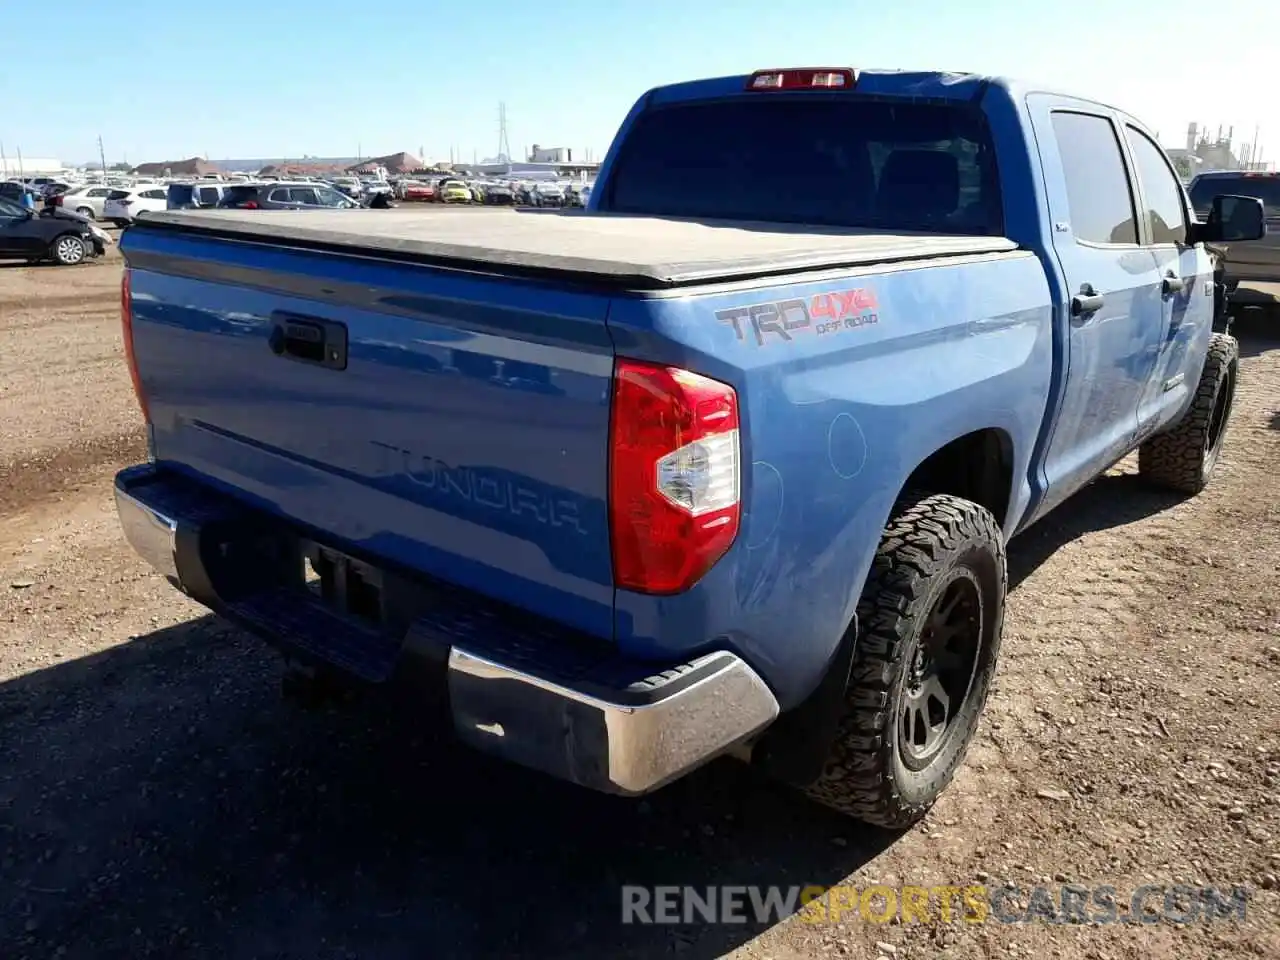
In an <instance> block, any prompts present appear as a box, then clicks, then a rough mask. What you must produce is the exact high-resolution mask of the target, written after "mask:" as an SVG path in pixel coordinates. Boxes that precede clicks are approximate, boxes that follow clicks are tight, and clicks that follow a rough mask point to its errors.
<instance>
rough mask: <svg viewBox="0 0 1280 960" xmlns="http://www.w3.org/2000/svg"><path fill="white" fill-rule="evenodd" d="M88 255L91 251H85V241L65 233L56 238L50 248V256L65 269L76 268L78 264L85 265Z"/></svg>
mask: <svg viewBox="0 0 1280 960" xmlns="http://www.w3.org/2000/svg"><path fill="white" fill-rule="evenodd" d="M88 255H89V251H88V250H86V249H85V245H84V241H83V240H81V239H80V238H79V237H77V236H75V235H74V234H70V233H64V234H63V235H62V236H60V237H58V238H56V239H55V240H54V241H53V243H52V244H51V245H50V247H49V256H50V257H52V258H53V260H54V261H55V262H57V263H60V264H62V265H63V266H64V267H74V266H75V265H76V264H77V263H83V262H84V258H85V257H87V256H88Z"/></svg>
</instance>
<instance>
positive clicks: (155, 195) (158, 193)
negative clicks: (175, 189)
mask: <svg viewBox="0 0 1280 960" xmlns="http://www.w3.org/2000/svg"><path fill="white" fill-rule="evenodd" d="M142 196H144V197H146V198H147V199H148V200H163V199H164V191H163V190H147V191H144V192H143V194H142Z"/></svg>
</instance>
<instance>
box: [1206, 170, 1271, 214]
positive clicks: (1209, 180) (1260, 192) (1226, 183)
mask: <svg viewBox="0 0 1280 960" xmlns="http://www.w3.org/2000/svg"><path fill="white" fill-rule="evenodd" d="M1224 195H1226V196H1233V197H1257V198H1258V199H1259V200H1261V201H1262V205H1263V207H1265V208H1266V211H1267V216H1268V217H1280V177H1248V176H1239V177H1197V178H1196V179H1195V180H1194V181H1192V183H1191V205H1192V206H1193V207H1195V208H1196V210H1197V211H1198V212H1200V213H1208V212H1209V208H1210V207H1211V206H1213V198H1214V197H1218V196H1224Z"/></svg>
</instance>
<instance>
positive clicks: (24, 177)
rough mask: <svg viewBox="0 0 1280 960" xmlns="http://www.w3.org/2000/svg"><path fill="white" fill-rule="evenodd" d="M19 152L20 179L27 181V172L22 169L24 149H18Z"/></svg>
mask: <svg viewBox="0 0 1280 960" xmlns="http://www.w3.org/2000/svg"><path fill="white" fill-rule="evenodd" d="M17 150H18V179H19V180H26V179H27V172H26V171H25V170H23V169H22V148H21V147H18V148H17Z"/></svg>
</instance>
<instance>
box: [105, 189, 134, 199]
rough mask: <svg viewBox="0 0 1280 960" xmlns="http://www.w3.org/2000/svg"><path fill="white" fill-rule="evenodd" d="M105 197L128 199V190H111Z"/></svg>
mask: <svg viewBox="0 0 1280 960" xmlns="http://www.w3.org/2000/svg"><path fill="white" fill-rule="evenodd" d="M107 199H108V200H127V199H129V191H128V190H112V191H111V192H110V193H109V194H107Z"/></svg>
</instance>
